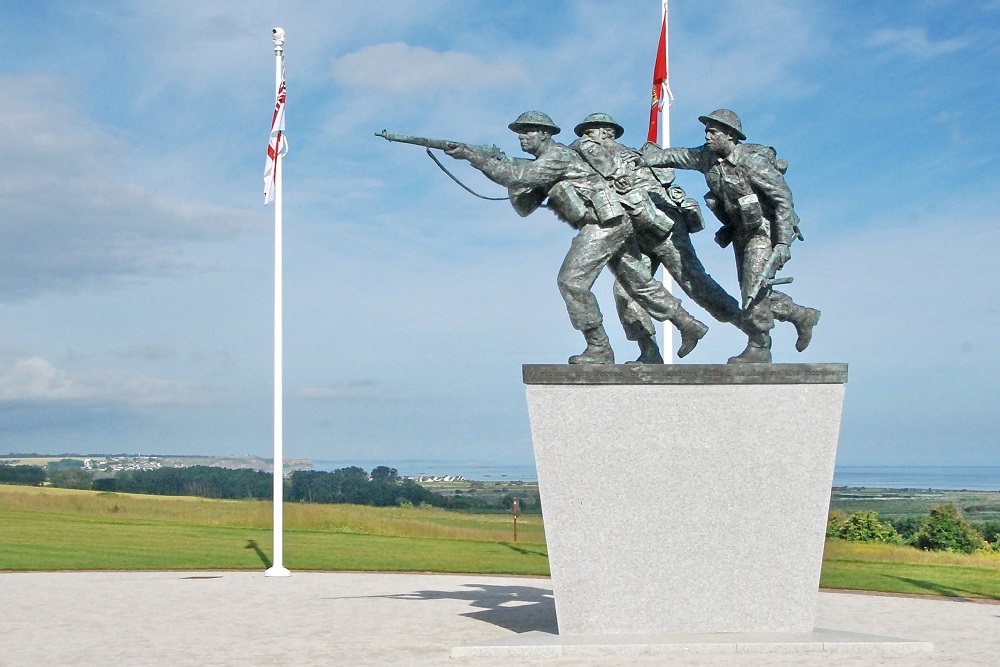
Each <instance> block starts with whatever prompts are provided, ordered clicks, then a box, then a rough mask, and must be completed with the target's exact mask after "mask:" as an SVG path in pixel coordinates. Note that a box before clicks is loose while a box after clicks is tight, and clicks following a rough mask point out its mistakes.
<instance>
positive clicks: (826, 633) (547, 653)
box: [451, 628, 934, 660]
mask: <svg viewBox="0 0 1000 667" xmlns="http://www.w3.org/2000/svg"><path fill="white" fill-rule="evenodd" d="M932 650H934V644H932V643H931V642H920V641H909V640H906V639H895V638H892V637H881V636H878V635H868V634H862V633H858V632H840V631H837V630H822V629H819V628H817V629H816V630H813V631H812V632H807V633H758V634H754V633H720V634H695V633H669V634H650V635H571V636H568V637H564V636H561V635H557V634H553V633H549V632H525V633H522V634H518V635H508V636H506V637H501V638H499V639H495V640H490V641H484V642H477V643H475V644H470V645H468V646H457V647H455V648H453V649H452V650H451V657H453V658H518V659H525V660H527V659H531V658H568V657H575V658H595V657H604V656H642V655H691V654H704V653H740V654H747V653H830V654H837V655H885V656H892V655H913V654H916V653H929V652H930V651H932Z"/></svg>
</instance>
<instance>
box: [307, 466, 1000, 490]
mask: <svg viewBox="0 0 1000 667" xmlns="http://www.w3.org/2000/svg"><path fill="white" fill-rule="evenodd" d="M382 465H384V466H389V467H390V468H395V469H396V471H397V472H398V473H399V474H400V475H402V476H405V477H445V476H460V477H464V478H465V479H467V480H476V481H483V482H488V481H511V482H513V481H520V482H537V481H538V473H537V472H536V471H535V465H534V464H533V463H496V462H490V461H472V460H470V461H461V460H424V459H409V460H402V461H370V460H341V461H333V460H313V468H314V469H315V470H338V469H340V468H347V467H350V466H357V467H358V468H363V469H364V470H366V471H368V472H371V470H372V468H375V467H377V466H382ZM833 486H835V487H850V488H872V489H937V490H942V491H961V490H965V491H1000V466H837V467H836V468H835V469H834V472H833Z"/></svg>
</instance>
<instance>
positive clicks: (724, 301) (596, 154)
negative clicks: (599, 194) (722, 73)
mask: <svg viewBox="0 0 1000 667" xmlns="http://www.w3.org/2000/svg"><path fill="white" fill-rule="evenodd" d="M591 127H609V128H611V129H613V130H615V134H616V136H620V135H621V133H622V130H621V126H619V125H618V124H617V123H615V122H614V119H612V118H611V117H610V116H608V115H607V114H591V115H590V116H588V117H587V118H586V119H585V120H584V121H583V122H582V123H580V124H579V125H577V126H576V133H577V134H578V135H583V134H584V131H585V130H586V129H588V128H591ZM571 147H572V148H573V149H574V150H576V151H577V152H579V153H580V154H581V155H582V156H583V158H584V159H585V160H586V161H587V162H588V164H590V165H591V167H593V168H594V170H595V171H597V172H598V173H599V174H600V175H601V176H602V177H603V178H604V179H605V180H606V181H607V182H608V183H609V184H610V186H611V187H612V188H613V189H614V190H615V192H617V193H618V195H619V197H620V198H621V201H622V204H623V206H624V207H625V209H626V210H627V212H628V214H629V217H630V218H631V219H632V221H633V224H634V227H635V232H636V238H637V240H638V241H639V246H640V249H641V250H642V252H643V254H644V255H646V256H647V257H649V260H647V261H649V263H650V270H651V271H654V270H655V267H656V266H659V265H661V264H662V265H663V267H664V268H665V269H666V270H667V272H668V273H669V274H670V275H671V277H672V278H673V279H674V281H675V282H676V283H677V284H678V286H680V288H681V289H682V290H684V293H685V294H687V295H688V296H689V297H691V298H692V299H693V300H694V301H695V303H697V304H698V305H700V306H701V307H702V308H704V309H705V310H706V311H708V312H709V313H710V314H711V315H712V316H713V317H715V319H717V320H719V321H720V322H731V323H739V322H740V317H741V311H740V305H739V302H737V301H736V299H734V298H733V297H732V296H730V294H729V293H728V292H726V290H725V289H723V288H722V286H721V285H719V284H718V283H717V282H716V281H715V280H714V279H713V278H712V276H711V275H709V274H708V272H706V271H705V267H704V265H703V264H702V263H701V260H699V259H698V255H697V253H696V252H695V249H694V246H693V245H692V244H691V239H690V234H691V232H692V231H694V232H697V231H700V230H701V229H703V228H704V221H703V220H702V217H701V212H700V210H699V208H698V204H697V202H695V201H694V200H693V199H688V198H687V196H686V195H685V193H684V191H683V190H682V189H681V188H679V187H676V186H672V183H673V169H669V168H666V169H657V170H656V171H655V172H654V170H652V169H650V168H648V167H644V166H642V162H641V156H640V153H639V152H638V151H637V150H635V149H633V148H629V147H628V146H624V145H622V144H619V143H618V142H598V141H594V140H592V139H590V138H589V137H586V136H582V138H581V139H578V140H577V141H574V142H573V143H572V144H571ZM614 293H615V305H616V307H617V310H618V317H619V320H621V323H622V328H623V329H624V330H625V335H626V337H627V338H628V339H629V340H633V341H642V340H644V339H647V340H649V339H652V337H653V336H654V335H655V330H654V329H653V322H652V320H651V319H650V317H649V315H648V314H647V313H646V311H645V310H644V309H643V308H642V307H641V306H640V305H639V304H638V303H636V301H635V300H634V299H632V298H631V297H630V296H629V295H628V292H627V291H626V290H624V289H623V288H622V286H621V285H620V284H619V283H617V282H616V283H615V286H614ZM650 353H651V354H656V353H655V352H653V351H652V350H650ZM646 356H647V353H646V351H645V350H644V352H643V357H640V360H651V359H644V357H646Z"/></svg>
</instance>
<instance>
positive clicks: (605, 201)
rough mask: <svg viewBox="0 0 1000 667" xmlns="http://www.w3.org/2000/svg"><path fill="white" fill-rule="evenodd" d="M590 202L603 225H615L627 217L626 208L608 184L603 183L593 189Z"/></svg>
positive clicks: (598, 220)
mask: <svg viewBox="0 0 1000 667" xmlns="http://www.w3.org/2000/svg"><path fill="white" fill-rule="evenodd" d="M590 203H591V204H593V206H594V213H596V214H597V222H598V224H600V225H601V226H602V227H613V226H615V225H617V224H619V223H620V222H621V221H622V220H623V219H624V218H625V209H623V208H622V205H621V203H620V202H619V201H618V197H617V195H615V194H614V193H613V192H612V190H611V188H609V187H608V186H607V185H604V184H602V186H601V187H597V188H594V189H593V190H592V191H591V193H590Z"/></svg>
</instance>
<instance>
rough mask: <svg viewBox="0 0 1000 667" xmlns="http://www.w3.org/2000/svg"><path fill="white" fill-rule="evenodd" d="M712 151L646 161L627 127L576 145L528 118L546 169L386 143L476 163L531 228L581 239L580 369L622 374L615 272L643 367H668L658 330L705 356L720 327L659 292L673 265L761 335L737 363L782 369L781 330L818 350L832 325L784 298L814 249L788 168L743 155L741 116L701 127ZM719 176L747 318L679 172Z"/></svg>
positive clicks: (720, 236)
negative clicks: (798, 250)
mask: <svg viewBox="0 0 1000 667" xmlns="http://www.w3.org/2000/svg"><path fill="white" fill-rule="evenodd" d="M698 120H700V121H701V122H702V123H703V124H704V125H705V144H704V145H702V146H700V147H698V148H660V147H659V146H657V145H656V144H653V143H647V144H646V145H645V146H643V147H642V149H641V150H635V149H632V148H629V147H627V146H623V145H622V144H620V143H618V141H617V140H618V139H619V138H620V137H621V136H622V134H623V133H624V129H623V128H622V126H621V125H619V124H618V123H616V122H615V120H614V119H613V118H612V117H611V116H609V115H607V114H604V113H594V114H591V115H589V116H587V117H586V118H585V119H584V120H583V122H581V123H580V124H579V125H577V126H576V127H575V128H574V131H575V133H576V135H577V137H579V138H578V139H577V140H576V141H574V142H573V143H572V144H570V145H568V146H567V145H565V144H561V143H558V142H557V141H555V140H554V139H553V138H552V137H553V136H554V135H556V134H559V132H560V128H559V127H558V126H557V125H556V124H555V123H554V122H553V121H552V119H551V118H550V117H549V116H548V115H546V114H544V113H541V112H539V111H526V112H525V113H523V114H521V115H520V116H518V118H517V120H515V121H514V122H513V123H511V124H510V125H509V126H508V127H509V128H510V129H511V130H512V131H513V132H515V133H517V136H518V139H519V141H520V143H521V149H522V150H523V151H525V152H526V153H529V154H531V155H533V156H534V159H522V158H511V157H508V156H506V155H504V154H503V153H502V152H500V151H499V150H498V149H496V148H495V147H484V146H470V145H468V144H464V143H459V142H452V141H438V140H432V139H422V138H419V137H406V136H403V135H392V134H390V133H387V132H382V133H381V135H380V136H383V137H385V138H386V139H389V140H391V141H406V142H409V143H418V144H421V145H424V146H430V147H435V148H441V149H443V150H445V152H446V153H447V154H448V155H450V156H451V157H453V158H456V159H462V160H468V161H469V163H471V164H472V166H473V167H475V168H476V169H478V170H479V171H481V172H482V173H483V174H485V175H486V176H487V178H489V179H490V180H492V181H494V182H495V183H498V184H500V185H502V186H504V187H506V188H507V189H508V192H509V194H510V202H511V205H512V206H513V207H514V210H515V211H517V212H518V214H520V215H522V216H526V215H528V214H530V213H532V212H533V211H535V210H537V209H538V208H539V207H542V206H544V207H546V208H548V209H550V210H551V211H552V212H554V213H555V214H556V216H557V217H558V218H559V219H560V220H562V221H564V222H566V223H567V224H569V225H570V226H571V227H572V228H573V229H575V230H576V231H577V235H576V237H575V238H574V239H573V242H572V244H571V245H570V249H569V252H568V253H567V254H566V258H565V259H564V260H563V263H562V267H561V268H560V269H559V277H558V284H559V291H560V293H561V294H562V296H563V299H564V300H565V302H566V309H567V310H568V311H569V318H570V322H571V323H572V324H573V327H574V328H576V329H578V330H579V331H581V332H583V336H584V338H585V339H586V341H587V347H586V349H585V350H584V351H583V352H582V353H581V354H577V355H574V356H572V357H570V359H569V363H571V364H613V363H614V362H615V356H614V352H613V351H612V349H611V345H610V343H609V341H608V336H607V333H606V332H605V330H604V323H603V318H602V315H601V310H600V307H599V306H598V304H597V299H596V298H595V297H594V294H593V292H592V291H591V290H592V288H593V285H594V282H595V281H596V280H597V277H598V275H599V274H600V273H601V271H602V270H603V269H604V268H605V267H607V268H608V269H609V270H610V271H611V273H612V274H614V276H615V285H614V293H615V305H616V306H617V310H618V316H619V319H620V320H621V323H622V326H623V327H624V329H625V333H626V336H627V337H628V339H629V340H633V341H636V342H637V343H638V345H639V350H640V355H639V358H638V359H637V360H636V362H638V363H663V358H662V356H661V353H660V349H659V346H658V345H657V343H656V338H655V334H654V329H653V323H652V319H651V318H655V319H657V320H659V321H661V322H664V321H669V322H671V323H672V324H673V325H674V326H675V327H676V328H677V330H678V331H679V332H680V335H681V344H680V348H679V349H678V351H677V356H678V357H684V356H686V355H687V354H688V353H690V352H691V350H693V349H694V347H695V346H696V345H697V344H698V341H700V340H701V339H702V338H703V337H704V336H705V334H706V333H707V332H708V327H707V326H706V325H705V324H704V323H702V322H699V321H698V320H697V319H695V318H694V317H693V316H692V315H691V314H690V313H689V312H688V311H687V310H685V309H684V307H683V306H682V305H681V302H680V300H679V299H677V298H676V297H674V296H673V295H671V294H670V292H669V291H667V290H666V289H665V288H664V286H663V285H662V284H661V283H660V282H659V281H657V280H655V279H654V278H653V272H654V271H655V270H656V267H657V266H659V265H662V266H663V267H664V269H665V270H666V271H667V273H669V274H670V276H671V277H672V278H673V279H674V281H675V282H676V283H677V284H678V285H679V286H680V288H681V289H682V290H683V291H684V293H685V294H687V295H688V296H689V297H690V298H691V299H693V300H694V302H695V303H697V304H698V305H699V306H701V307H702V308H704V309H705V310H706V311H707V312H708V313H709V314H711V315H712V317H714V318H715V319H717V320H719V321H720V322H728V323H730V324H732V325H734V326H736V327H737V328H739V329H740V330H741V331H742V332H743V333H745V334H746V335H747V339H748V340H747V346H746V349H744V350H743V352H741V353H740V354H738V355H736V356H734V357H731V358H730V359H729V363H731V364H738V363H770V362H771V334H770V330H771V329H772V328H774V321H775V320H778V321H780V322H790V323H791V324H792V325H794V326H795V330H796V332H797V334H798V338H797V340H796V342H795V348H796V349H797V350H798V351H800V352H801V351H802V350H804V349H805V348H806V346H808V345H809V341H810V340H811V338H812V331H813V327H814V326H816V324H817V323H818V322H819V316H820V313H819V311H818V310H816V309H813V308H806V307H804V306H800V305H798V304H796V303H794V302H793V301H792V300H791V298H790V297H789V296H788V295H786V294H783V293H781V292H778V291H776V290H774V289H773V286H774V285H776V284H781V283H787V282H790V279H788V278H785V279H776V278H775V273H776V272H777V271H778V270H779V269H781V267H782V266H783V265H784V264H785V263H786V262H787V261H788V260H789V259H790V258H791V252H790V250H789V248H790V246H791V244H792V242H793V241H794V240H795V239H796V238H798V239H801V238H802V235H801V233H800V232H799V228H798V216H797V215H796V214H795V211H794V209H793V207H792V193H791V191H790V190H789V189H788V186H787V185H786V184H785V178H784V171H785V169H786V167H787V165H786V164H785V163H784V161H783V160H778V159H777V158H776V155H775V151H774V149H773V148H770V147H767V146H761V145H758V144H747V143H742V142H743V141H744V140H745V139H746V136H745V135H744V134H743V127H742V124H741V123H740V119H739V118H738V117H737V115H736V114H735V113H733V112H732V111H729V110H728V109H718V110H716V111H713V112H712V113H710V114H708V115H706V116H700V117H699V118H698ZM675 168H676V169H692V170H696V171H700V172H701V173H703V174H704V175H705V181H706V182H707V184H708V189H709V192H708V194H706V195H705V201H706V204H707V205H708V208H709V209H710V210H711V211H712V213H714V214H715V216H716V217H717V218H718V219H719V221H720V222H721V223H722V227H721V228H720V229H719V231H718V232H717V233H716V235H715V240H716V242H717V243H718V244H719V245H720V246H722V247H723V248H725V247H726V246H728V245H730V244H732V246H733V249H734V251H735V253H736V271H737V275H738V277H739V283H740V293H741V297H742V305H741V303H740V302H739V301H737V300H736V299H734V298H733V297H732V296H730V295H729V294H728V293H727V292H726V290H725V289H723V288H722V287H721V286H720V285H719V284H718V283H717V282H715V280H714V279H713V278H712V276H710V275H709V274H708V273H707V272H706V271H705V267H704V266H703V265H702V263H701V261H700V260H699V259H698V255H697V254H696V253H695V250H694V246H693V245H692V244H691V239H690V234H692V233H694V232H698V231H700V230H701V229H703V228H704V226H705V223H704V221H703V219H702V215H701V210H700V208H699V206H698V203H697V202H696V201H694V200H693V199H689V198H688V197H687V195H686V194H685V192H684V190H682V189H681V188H680V187H678V186H676V185H674V169H675Z"/></svg>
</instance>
